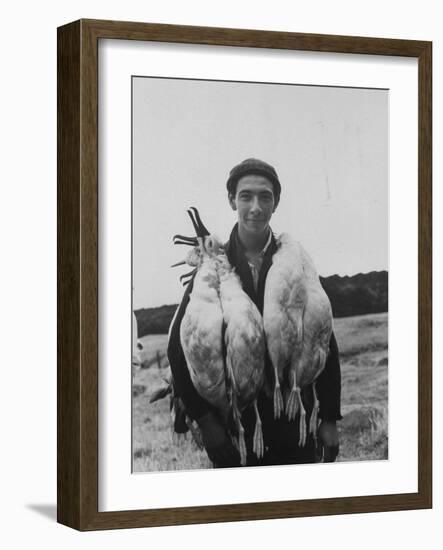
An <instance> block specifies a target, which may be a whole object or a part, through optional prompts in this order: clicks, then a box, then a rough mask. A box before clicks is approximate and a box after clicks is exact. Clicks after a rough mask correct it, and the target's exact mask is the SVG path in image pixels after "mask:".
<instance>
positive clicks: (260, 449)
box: [252, 422, 265, 458]
mask: <svg viewBox="0 0 443 550" xmlns="http://www.w3.org/2000/svg"><path fill="white" fill-rule="evenodd" d="M252 448H253V451H254V453H255V454H256V455H257V458H262V457H263V454H264V451H265V445H264V442H263V431H262V427H261V422H256V423H255V431H254V442H253V447H252Z"/></svg>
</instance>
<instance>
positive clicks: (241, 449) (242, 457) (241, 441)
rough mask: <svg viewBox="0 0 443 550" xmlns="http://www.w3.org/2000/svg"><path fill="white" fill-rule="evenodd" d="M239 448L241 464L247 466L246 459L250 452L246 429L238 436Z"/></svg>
mask: <svg viewBox="0 0 443 550" xmlns="http://www.w3.org/2000/svg"><path fill="white" fill-rule="evenodd" d="M238 450H239V453H240V464H241V465H242V466H246V459H247V456H248V452H247V450H246V442H245V433H244V431H241V432H240V434H239V436H238Z"/></svg>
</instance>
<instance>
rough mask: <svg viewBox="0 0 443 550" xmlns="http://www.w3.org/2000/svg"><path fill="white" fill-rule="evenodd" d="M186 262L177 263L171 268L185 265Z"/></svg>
mask: <svg viewBox="0 0 443 550" xmlns="http://www.w3.org/2000/svg"><path fill="white" fill-rule="evenodd" d="M185 264H186V262H185V260H183V261H182V262H177V263H176V264H172V265H171V267H178V266H179V265H185Z"/></svg>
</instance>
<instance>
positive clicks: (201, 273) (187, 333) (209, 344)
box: [174, 210, 229, 422]
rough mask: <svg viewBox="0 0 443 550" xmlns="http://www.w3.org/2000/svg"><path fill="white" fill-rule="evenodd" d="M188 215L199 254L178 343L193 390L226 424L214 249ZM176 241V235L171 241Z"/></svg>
mask: <svg viewBox="0 0 443 550" xmlns="http://www.w3.org/2000/svg"><path fill="white" fill-rule="evenodd" d="M188 214H189V216H190V217H191V220H192V223H193V225H194V227H195V230H196V233H197V235H198V236H197V242H198V248H199V251H198V254H197V258H198V264H197V272H196V274H195V278H194V284H193V289H192V292H191V294H190V300H189V304H188V306H187V308H186V311H185V314H184V316H183V319H182V322H181V325H180V341H181V344H182V348H183V353H184V356H185V359H186V364H187V366H188V369H189V374H190V376H191V380H192V383H193V385H194V387H195V389H196V390H197V392H198V393H199V394H200V396H201V397H203V399H205V400H206V401H208V403H210V404H211V405H212V406H213V407H215V408H216V410H217V411H218V412H219V413H220V415H221V417H222V418H223V420H224V421H225V422H226V421H227V419H228V415H229V402H228V397H227V391H226V376H225V364H224V359H223V337H222V331H223V312H222V308H221V304H220V298H219V279H218V274H217V266H216V260H215V255H216V253H217V251H218V250H217V249H216V243H214V242H213V241H212V240H211V239H210V238H208V236H209V232H208V231H207V229H206V228H205V227H204V226H203V224H201V223H197V222H196V221H195V220H194V218H193V214H192V213H191V211H190V210H188ZM178 237H179V239H183V237H180V236H178ZM179 239H178V238H177V236H176V238H175V239H174V241H177V240H179ZM184 239H186V238H184ZM189 240H192V239H189ZM188 275H189V274H188Z"/></svg>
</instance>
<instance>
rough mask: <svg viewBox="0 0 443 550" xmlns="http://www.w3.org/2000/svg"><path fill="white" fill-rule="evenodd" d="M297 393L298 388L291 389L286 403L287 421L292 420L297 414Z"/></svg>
mask: <svg viewBox="0 0 443 550" xmlns="http://www.w3.org/2000/svg"><path fill="white" fill-rule="evenodd" d="M299 392H300V390H299V389H298V388H292V390H291V393H290V394H289V397H288V400H287V402H286V415H287V417H288V418H289V420H294V419H295V416H296V414H297V411H298V404H299V395H298V394H299Z"/></svg>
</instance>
